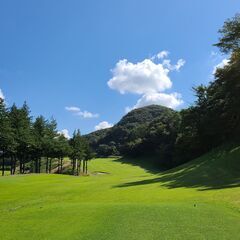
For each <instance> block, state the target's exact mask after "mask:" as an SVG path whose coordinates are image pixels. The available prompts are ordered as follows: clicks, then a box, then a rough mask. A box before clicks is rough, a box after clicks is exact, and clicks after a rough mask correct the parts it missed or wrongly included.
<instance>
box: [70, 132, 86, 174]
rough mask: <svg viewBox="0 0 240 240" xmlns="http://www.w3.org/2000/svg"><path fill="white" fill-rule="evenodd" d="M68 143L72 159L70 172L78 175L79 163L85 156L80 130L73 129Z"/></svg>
mask: <svg viewBox="0 0 240 240" xmlns="http://www.w3.org/2000/svg"><path fill="white" fill-rule="evenodd" d="M69 144H70V146H71V153H70V158H71V159H72V174H73V175H75V174H76V175H80V172H81V163H82V160H83V159H84V157H85V151H84V141H83V138H82V137H81V134H80V130H77V131H74V133H73V137H72V138H71V139H70V141H69Z"/></svg>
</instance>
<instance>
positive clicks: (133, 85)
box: [108, 59, 172, 94]
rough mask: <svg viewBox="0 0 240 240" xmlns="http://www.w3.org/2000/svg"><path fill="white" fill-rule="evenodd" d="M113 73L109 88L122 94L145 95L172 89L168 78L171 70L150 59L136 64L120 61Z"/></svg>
mask: <svg viewBox="0 0 240 240" xmlns="http://www.w3.org/2000/svg"><path fill="white" fill-rule="evenodd" d="M112 73H113V77H112V78H111V79H110V80H109V81H108V86H109V87H110V88H111V89H114V90H117V91H119V92H120V93H122V94H124V93H137V94H145V93H148V92H158V91H164V90H166V89H169V88H171V87H172V82H171V80H170V78H169V76H168V73H169V69H167V68H164V66H163V65H162V64H161V63H158V64H157V63H154V62H153V61H152V60H150V59H145V60H143V61H142V62H138V63H136V64H135V63H131V62H128V60H126V59H124V60H120V61H119V62H118V63H117V64H116V66H115V68H114V69H113V70H112Z"/></svg>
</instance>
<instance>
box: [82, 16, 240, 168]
mask: <svg viewBox="0 0 240 240" xmlns="http://www.w3.org/2000/svg"><path fill="white" fill-rule="evenodd" d="M219 33H220V37H219V41H218V43H217V44H215V46H217V47H218V48H219V50H220V52H222V53H223V54H225V57H226V58H228V63H227V64H226V65H225V66H224V67H222V68H218V69H217V70H216V72H215V74H214V79H213V81H211V82H210V83H209V84H208V85H206V86H205V85H200V86H197V87H194V88H193V91H194V94H195V96H196V101H195V102H194V104H193V105H192V106H190V107H188V108H187V109H183V110H181V111H179V112H177V111H173V110H171V109H166V108H164V107H161V108H160V107H159V106H158V107H157V106H148V107H145V108H142V109H136V110H133V111H132V112H130V113H128V114H127V115H126V116H124V117H123V118H122V120H121V121H120V122H119V123H118V124H116V125H115V126H114V127H113V128H111V129H107V130H101V131H98V132H95V133H92V134H89V135H88V136H86V138H87V139H88V140H89V141H90V144H91V146H93V147H94V148H95V149H96V152H97V154H98V155H99V156H107V155H113V154H120V155H126V156H138V157H139V156H143V155H144V154H145V155H147V156H150V155H154V156H156V158H155V159H156V160H155V161H157V163H159V164H161V165H165V166H167V167H173V166H177V165H179V164H182V163H184V162H187V161H190V160H192V159H194V158H196V157H198V156H200V155H202V154H204V153H206V152H208V151H209V150H211V149H213V148H215V147H217V146H219V145H222V144H225V143H229V142H239V141H240V15H239V14H237V15H236V16H235V17H233V18H232V19H228V20H227V21H226V22H225V23H224V25H223V27H222V28H221V29H220V30H219ZM154 112H155V113H157V116H156V115H154V114H153V113H154Z"/></svg>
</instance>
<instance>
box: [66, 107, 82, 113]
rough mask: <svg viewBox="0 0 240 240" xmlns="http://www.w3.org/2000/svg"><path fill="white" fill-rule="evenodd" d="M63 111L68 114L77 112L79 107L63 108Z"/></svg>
mask: <svg viewBox="0 0 240 240" xmlns="http://www.w3.org/2000/svg"><path fill="white" fill-rule="evenodd" d="M65 109H66V110H67V111H69V112H79V111H80V108H79V107H74V106H71V107H65Z"/></svg>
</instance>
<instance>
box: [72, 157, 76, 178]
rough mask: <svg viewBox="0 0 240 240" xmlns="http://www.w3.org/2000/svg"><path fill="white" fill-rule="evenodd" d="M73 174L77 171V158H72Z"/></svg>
mask: <svg viewBox="0 0 240 240" xmlns="http://www.w3.org/2000/svg"><path fill="white" fill-rule="evenodd" d="M72 165H73V166H72V175H74V173H75V166H76V160H75V159H73V160H72Z"/></svg>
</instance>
